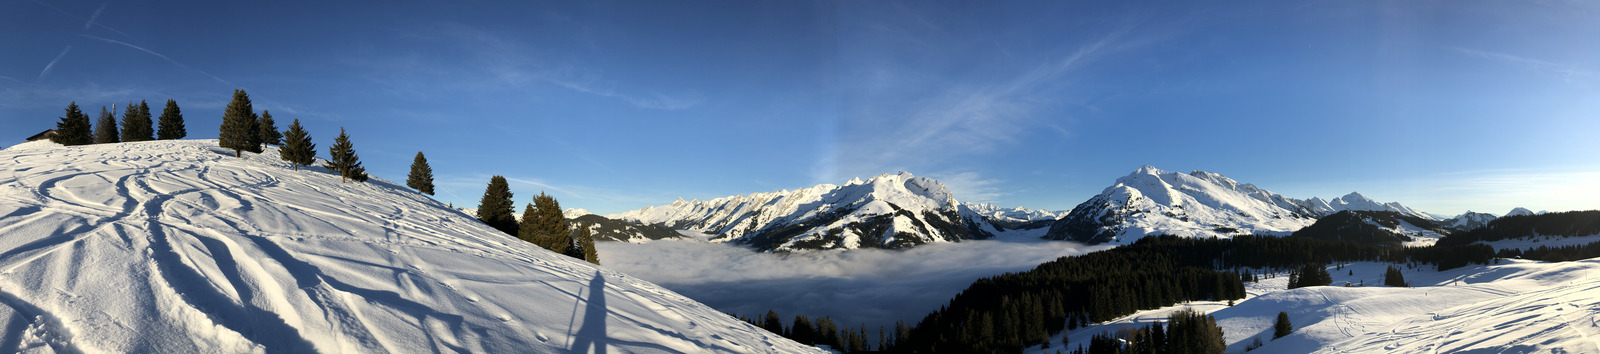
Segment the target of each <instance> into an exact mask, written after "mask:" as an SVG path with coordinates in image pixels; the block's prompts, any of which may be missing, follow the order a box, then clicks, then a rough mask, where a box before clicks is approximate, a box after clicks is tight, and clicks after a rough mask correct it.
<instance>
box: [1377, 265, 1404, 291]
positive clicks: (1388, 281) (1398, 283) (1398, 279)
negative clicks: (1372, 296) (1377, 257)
mask: <svg viewBox="0 0 1600 354" xmlns="http://www.w3.org/2000/svg"><path fill="white" fill-rule="evenodd" d="M1383 285H1385V286H1393V287H1402V288H1403V287H1408V286H1410V285H1408V284H1406V276H1405V274H1403V273H1400V268H1395V267H1394V266H1389V270H1387V271H1385V272H1384V273H1383Z"/></svg>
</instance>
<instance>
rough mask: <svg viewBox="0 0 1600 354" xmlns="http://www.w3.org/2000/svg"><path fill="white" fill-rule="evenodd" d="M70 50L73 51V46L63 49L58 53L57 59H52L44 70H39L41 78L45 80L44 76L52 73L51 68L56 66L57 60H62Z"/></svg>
mask: <svg viewBox="0 0 1600 354" xmlns="http://www.w3.org/2000/svg"><path fill="white" fill-rule="evenodd" d="M70 51H72V46H70V45H69V46H67V48H66V49H62V50H61V54H56V58H55V59H50V63H49V64H45V65H44V70H40V71H39V80H44V76H45V75H49V74H50V69H53V68H55V67H56V62H60V61H61V58H62V57H65V56H67V52H70Z"/></svg>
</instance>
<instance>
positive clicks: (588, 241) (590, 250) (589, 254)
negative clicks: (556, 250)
mask: <svg viewBox="0 0 1600 354" xmlns="http://www.w3.org/2000/svg"><path fill="white" fill-rule="evenodd" d="M572 241H573V242H575V243H577V244H578V245H577V246H578V249H580V250H582V251H583V260H585V261H588V262H589V263H594V265H600V251H599V250H596V249H595V248H594V232H593V231H591V230H589V224H581V225H579V226H578V232H577V233H576V234H574V235H573V240H572Z"/></svg>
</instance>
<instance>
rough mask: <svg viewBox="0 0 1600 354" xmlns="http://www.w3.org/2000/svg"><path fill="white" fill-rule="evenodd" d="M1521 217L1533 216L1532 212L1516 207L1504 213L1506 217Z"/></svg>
mask: <svg viewBox="0 0 1600 354" xmlns="http://www.w3.org/2000/svg"><path fill="white" fill-rule="evenodd" d="M1522 215H1534V212H1533V211H1532V210H1528V208H1523V207H1516V208H1513V209H1511V211H1509V212H1506V216H1522Z"/></svg>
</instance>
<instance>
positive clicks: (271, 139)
mask: <svg viewBox="0 0 1600 354" xmlns="http://www.w3.org/2000/svg"><path fill="white" fill-rule="evenodd" d="M258 130H260V133H261V143H262V144H267V145H275V146H282V145H283V134H281V133H278V123H277V122H273V121H272V113H269V112H267V111H266V110H261V122H260V127H259V129H258Z"/></svg>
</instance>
